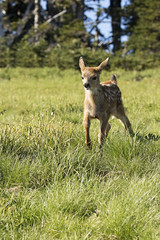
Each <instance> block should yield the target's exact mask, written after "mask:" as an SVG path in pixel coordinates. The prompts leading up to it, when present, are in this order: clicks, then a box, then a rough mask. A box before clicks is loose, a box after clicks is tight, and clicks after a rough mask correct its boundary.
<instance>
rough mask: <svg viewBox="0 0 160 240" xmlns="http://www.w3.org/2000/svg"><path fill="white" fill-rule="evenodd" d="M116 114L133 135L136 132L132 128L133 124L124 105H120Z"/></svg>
mask: <svg viewBox="0 0 160 240" xmlns="http://www.w3.org/2000/svg"><path fill="white" fill-rule="evenodd" d="M114 116H115V117H116V118H118V119H119V120H120V121H121V123H122V125H123V127H124V128H125V130H126V131H127V132H129V134H130V135H131V136H133V135H134V132H133V130H132V126H131V123H130V121H129V119H128V117H127V115H126V114H125V111H124V107H123V105H120V106H119V107H118V108H117V112H116V113H115V114H114Z"/></svg>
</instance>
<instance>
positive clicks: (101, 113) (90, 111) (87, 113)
mask: <svg viewBox="0 0 160 240" xmlns="http://www.w3.org/2000/svg"><path fill="white" fill-rule="evenodd" d="M107 62H108V59H106V60H104V61H103V62H102V63H101V64H100V65H99V66H98V67H86V64H85V62H84V60H83V58H82V57H81V58H80V60H79V66H80V69H81V72H82V81H83V85H84V87H85V100H84V113H83V115H84V117H83V126H84V129H85V132H86V144H87V146H88V147H89V148H91V139H90V134H89V129H90V123H91V119H95V118H97V119H99V121H100V131H99V143H100V145H102V144H103V142H104V139H105V138H106V137H107V135H108V132H109V130H110V128H111V125H110V124H109V122H108V120H109V118H110V116H112V115H113V116H115V117H117V118H118V119H119V120H120V121H121V122H122V124H123V126H124V128H125V129H126V130H128V131H129V133H130V134H132V133H133V131H132V128H131V124H130V121H129V119H128V118H127V116H126V114H125V111H124V107H123V102H122V99H121V91H120V89H119V87H118V86H117V80H116V77H115V75H113V76H112V78H111V80H110V81H107V82H103V83H100V79H99V77H100V73H101V71H102V70H103V69H104V68H105V66H106V65H107Z"/></svg>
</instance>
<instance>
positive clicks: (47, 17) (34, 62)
mask: <svg viewBox="0 0 160 240" xmlns="http://www.w3.org/2000/svg"><path fill="white" fill-rule="evenodd" d="M123 2H124V1H123ZM105 3H106V7H104V6H105ZM93 13H94V16H95V19H92V18H91V17H90V16H91V15H93ZM108 22H110V24H111V31H108ZM102 23H103V26H104V27H103V29H102V28H101V27H100V25H101V24H102ZM105 24H106V28H105ZM0 36H1V37H0V67H16V66H20V67H42V66H48V67H59V68H63V69H64V68H75V69H76V68H78V58H79V56H80V55H83V56H84V57H85V59H86V61H87V62H88V64H89V65H96V64H98V63H99V62H100V61H101V60H103V59H104V58H106V56H114V57H113V58H111V59H112V60H111V62H110V66H109V67H111V66H112V67H113V68H115V67H121V68H124V69H131V70H132V69H136V70H142V69H146V68H148V67H149V68H152V67H157V66H159V63H160V2H159V0H153V1H149V0H130V1H126V2H125V4H124V3H123V4H122V0H110V1H107V0H106V1H100V0H56V1H55V0H43V1H40V0H25V1H22V0H3V1H0ZM123 36H126V38H125V39H126V41H122V39H123Z"/></svg>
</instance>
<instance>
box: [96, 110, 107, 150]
mask: <svg viewBox="0 0 160 240" xmlns="http://www.w3.org/2000/svg"><path fill="white" fill-rule="evenodd" d="M108 119H109V117H108V116H106V115H104V116H102V117H101V118H100V131H99V136H98V140H99V144H100V146H102V145H103V143H104V141H105V138H106V137H107V136H106V129H108V131H107V135H108V132H109V129H110V124H109V123H108Z"/></svg>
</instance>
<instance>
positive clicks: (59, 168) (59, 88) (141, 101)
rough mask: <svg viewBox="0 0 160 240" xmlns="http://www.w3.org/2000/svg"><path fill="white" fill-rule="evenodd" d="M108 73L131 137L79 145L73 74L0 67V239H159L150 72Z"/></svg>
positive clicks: (158, 168)
mask: <svg viewBox="0 0 160 240" xmlns="http://www.w3.org/2000/svg"><path fill="white" fill-rule="evenodd" d="M113 73H114V74H116V75H117V80H118V85H119V87H120V88H121V91H122V98H123V102H124V106H125V109H126V113H127V116H128V117H129V119H130V121H131V123H132V127H133V129H134V132H135V135H134V137H133V138H131V137H130V136H128V135H127V133H126V132H125V131H124V129H123V127H122V126H121V124H120V122H119V121H118V120H117V119H115V118H113V119H110V124H111V126H112V128H111V130H110V132H109V136H108V138H107V140H106V142H105V144H104V146H103V150H102V152H100V150H99V145H98V131H99V122H98V121H97V120H93V121H92V124H91V139H92V143H93V149H92V150H87V148H86V147H85V144H84V142H85V134H84V130H83V126H82V120H83V101H84V90H83V86H82V81H81V74H80V72H78V71H74V70H59V69H52V68H42V69H40V68H37V69H36V68H35V69H23V68H15V69H0V236H1V237H0V239H2V240H10V239H14V240H19V239H27V240H28V239H30V240H39V239H41V240H46V239H47V240H57V239H62V240H69V239H70V240H73V239H74V240H85V239H86V240H159V239H160V69H152V70H145V71H141V72H137V71H124V70H119V69H117V70H115V71H103V72H102V75H101V81H107V80H109V79H110V77H111V75H112V74H113Z"/></svg>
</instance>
